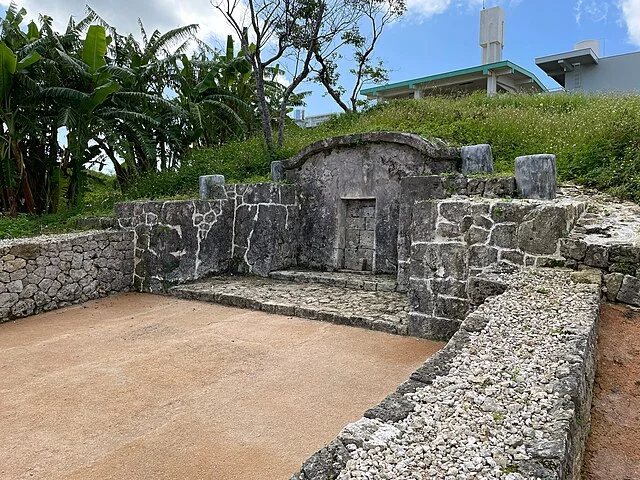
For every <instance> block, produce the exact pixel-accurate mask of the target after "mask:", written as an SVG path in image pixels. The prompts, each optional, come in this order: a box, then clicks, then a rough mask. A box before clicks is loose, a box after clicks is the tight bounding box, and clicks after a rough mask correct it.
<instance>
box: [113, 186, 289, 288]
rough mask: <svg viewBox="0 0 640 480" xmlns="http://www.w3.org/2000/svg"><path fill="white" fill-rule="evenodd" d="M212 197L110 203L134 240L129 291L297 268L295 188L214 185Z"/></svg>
mask: <svg viewBox="0 0 640 480" xmlns="http://www.w3.org/2000/svg"><path fill="white" fill-rule="evenodd" d="M213 197H214V198H212V199H210V200H186V201H171V202H133V203H122V204H118V205H116V214H117V217H118V222H119V225H120V226H121V227H122V228H125V229H128V230H131V231H132V232H133V235H134V242H135V262H136V263H135V275H134V284H135V288H136V289H137V290H140V291H151V292H162V291H165V290H166V289H167V288H168V287H169V286H171V285H173V284H176V283H184V282H185V281H189V280H195V279H198V278H201V277H204V276H206V275H213V274H222V273H254V274H257V275H267V274H268V273H269V272H270V271H272V270H280V269H285V268H288V267H291V266H294V265H296V256H297V250H298V241H299V211H300V207H299V202H298V194H297V190H296V187H295V186H293V185H275V184H256V185H219V186H217V187H216V188H215V189H214V191H213Z"/></svg>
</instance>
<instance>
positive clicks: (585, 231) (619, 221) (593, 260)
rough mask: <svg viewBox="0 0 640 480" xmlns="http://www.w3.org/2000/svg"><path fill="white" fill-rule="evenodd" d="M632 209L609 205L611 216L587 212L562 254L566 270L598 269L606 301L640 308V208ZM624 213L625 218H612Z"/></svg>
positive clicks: (563, 246)
mask: <svg viewBox="0 0 640 480" xmlns="http://www.w3.org/2000/svg"><path fill="white" fill-rule="evenodd" d="M629 207H630V206H629V205H628V204H623V203H621V204H619V205H615V206H614V205H608V207H607V208H610V210H606V212H609V215H606V213H605V212H602V213H598V214H595V213H591V212H588V213H586V214H585V215H583V217H582V218H581V219H580V221H579V222H578V225H577V226H576V228H575V229H574V231H573V232H572V233H571V236H570V237H569V238H566V239H563V240H562V241H561V245H560V253H561V254H562V255H563V256H564V257H565V259H566V262H565V265H566V266H567V267H570V268H574V269H578V268H585V267H586V268H597V269H599V270H600V271H601V272H602V274H603V278H604V289H603V290H604V293H605V295H606V297H607V300H609V301H610V302H621V303H625V304H627V305H633V306H635V307H640V243H639V242H640V231H639V230H638V227H639V226H640V218H638V217H637V214H638V212H637V210H638V207H637V205H633V206H631V208H629ZM614 209H615V210H617V212H616V213H615V214H614V215H611V213H610V212H611V210H614ZM625 210H628V211H626V212H625ZM634 210H635V211H634ZM621 213H622V217H623V218H613V219H612V218H611V217H612V216H615V215H616V214H617V215H620V214H621ZM630 213H631V215H630ZM634 213H635V215H633V214H634Z"/></svg>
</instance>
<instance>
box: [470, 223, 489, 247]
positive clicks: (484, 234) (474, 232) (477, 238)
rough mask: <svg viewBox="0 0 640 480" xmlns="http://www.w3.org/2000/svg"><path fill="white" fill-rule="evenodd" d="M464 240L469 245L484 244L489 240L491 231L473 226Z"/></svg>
mask: <svg viewBox="0 0 640 480" xmlns="http://www.w3.org/2000/svg"><path fill="white" fill-rule="evenodd" d="M464 238H465V240H466V242H467V243H468V244H469V245H478V244H484V243H486V241H487V240H488V239H489V230H487V229H485V228H482V227H477V226H475V225H473V226H471V227H470V228H469V230H468V231H467V233H466V234H465V237H464Z"/></svg>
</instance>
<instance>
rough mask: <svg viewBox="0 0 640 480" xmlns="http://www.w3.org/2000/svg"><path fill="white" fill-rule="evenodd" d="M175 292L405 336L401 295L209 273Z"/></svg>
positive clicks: (405, 310) (404, 301)
mask: <svg viewBox="0 0 640 480" xmlns="http://www.w3.org/2000/svg"><path fill="white" fill-rule="evenodd" d="M169 293H170V294H172V295H175V296H177V297H181V298H186V299H191V300H201V301H205V302H213V303H219V304H222V305H228V306H233V307H240V308H249V309H253V310H261V311H263V312H267V313H277V314H279V315H289V316H296V317H302V318H308V319H311V320H321V321H326V322H331V323H338V324H343V325H351V326H354V327H362V328H369V329H372V330H379V331H383V332H387V333H394V334H398V335H407V313H408V310H409V306H408V302H407V297H406V295H403V294H400V293H396V292H386V291H375V292H374V291H367V290H354V289H349V288H344V287H335V286H330V285H326V284H319V283H294V282H284V281H279V280H275V279H270V278H255V277H212V278H208V279H205V280H200V281H197V282H194V283H190V284H186V285H180V286H177V287H173V288H172V289H170V290H169Z"/></svg>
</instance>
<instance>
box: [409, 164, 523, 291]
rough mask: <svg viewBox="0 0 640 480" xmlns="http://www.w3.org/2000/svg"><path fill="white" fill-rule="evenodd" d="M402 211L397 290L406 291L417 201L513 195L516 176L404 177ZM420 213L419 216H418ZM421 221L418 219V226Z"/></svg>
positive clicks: (509, 196) (514, 193)
mask: <svg viewBox="0 0 640 480" xmlns="http://www.w3.org/2000/svg"><path fill="white" fill-rule="evenodd" d="M400 191H401V194H400V213H399V225H398V242H397V251H398V290H399V291H402V292H406V291H407V289H408V282H409V264H410V262H411V244H412V239H413V233H412V232H413V229H414V222H413V211H414V208H415V206H416V203H417V202H421V201H425V200H434V199H445V198H449V197H451V196H453V195H461V196H474V197H475V196H479V197H487V198H500V197H508V198H511V197H514V196H515V195H516V182H515V179H514V178H513V177H491V178H479V177H466V176H464V175H448V176H439V175H426V176H417V177H405V178H403V179H402V181H401V186H400ZM419 215H420V214H419V213H418V214H417V216H418V217H419ZM420 224H421V222H420V221H419V220H418V221H417V222H416V225H417V227H418V228H421V226H420Z"/></svg>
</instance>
